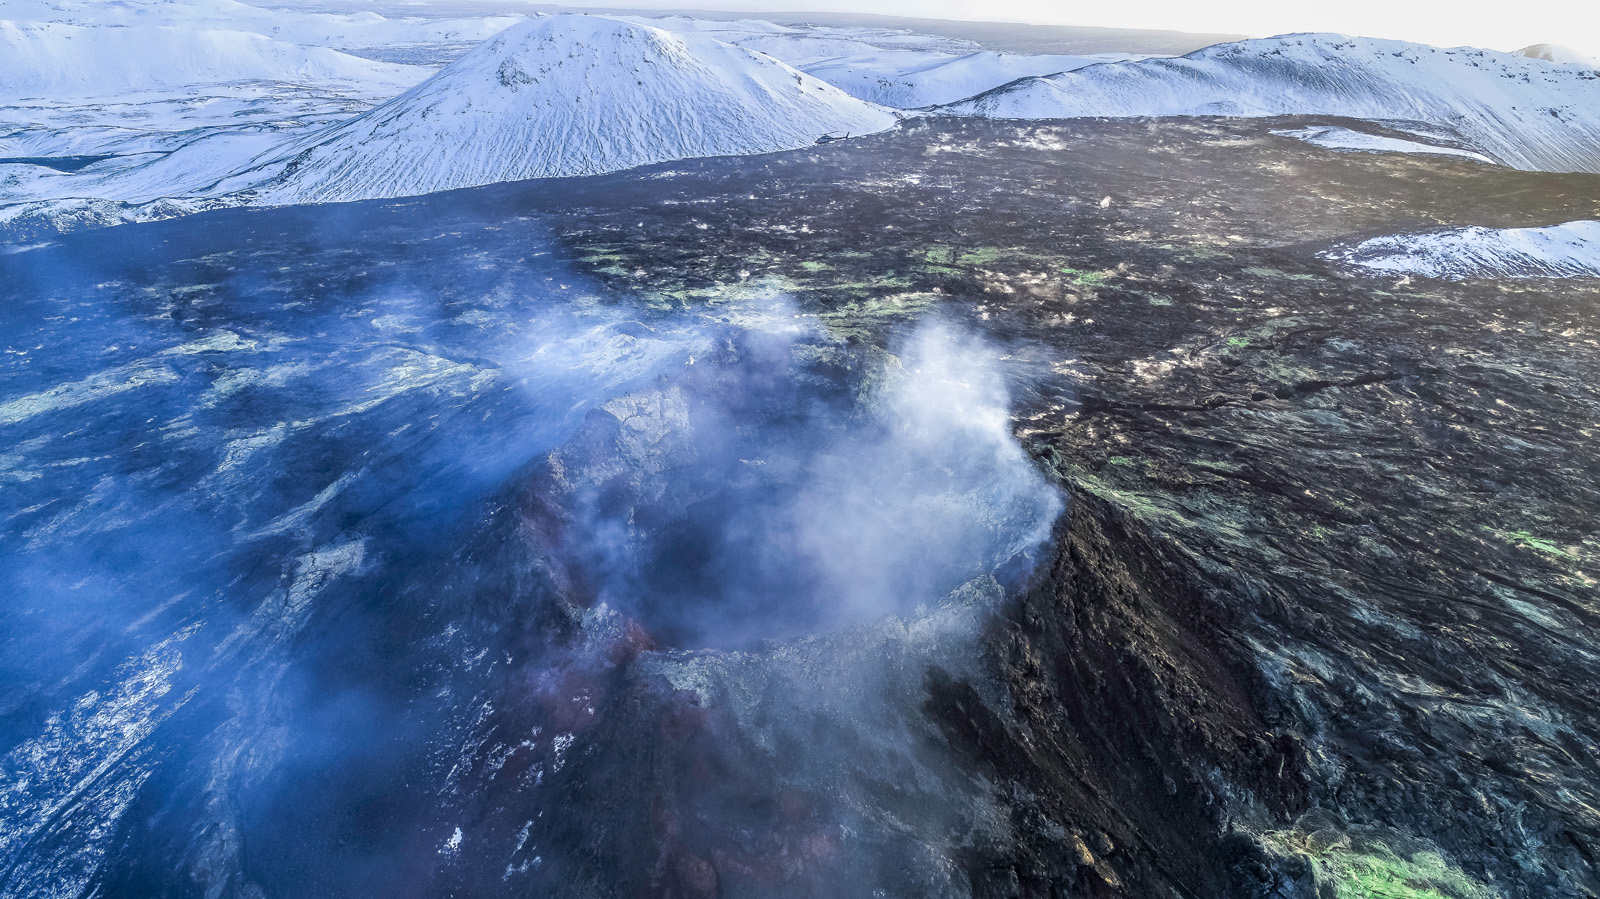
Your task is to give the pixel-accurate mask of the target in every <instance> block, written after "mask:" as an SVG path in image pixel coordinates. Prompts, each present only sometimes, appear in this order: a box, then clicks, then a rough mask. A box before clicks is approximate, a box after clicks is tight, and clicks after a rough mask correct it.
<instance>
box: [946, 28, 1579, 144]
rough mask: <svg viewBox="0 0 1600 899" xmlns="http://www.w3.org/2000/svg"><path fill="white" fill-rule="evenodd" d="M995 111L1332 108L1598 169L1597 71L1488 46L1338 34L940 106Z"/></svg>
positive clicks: (1218, 49)
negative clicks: (1452, 46)
mask: <svg viewBox="0 0 1600 899" xmlns="http://www.w3.org/2000/svg"><path fill="white" fill-rule="evenodd" d="M935 111H936V112H939V113H945V114H951V115H980V116H991V117H995V118H1022V119H1044V118H1084V117H1139V116H1185V115H1218V116H1272V115H1330V116H1342V117H1346V118H1355V119H1367V120H1369V121H1380V122H1419V123H1426V124H1429V125H1432V126H1436V127H1441V128H1445V129H1447V130H1449V131H1450V132H1451V133H1453V134H1454V135H1455V136H1456V137H1457V138H1459V139H1460V140H1461V141H1462V142H1463V143H1465V144H1467V145H1468V146H1470V147H1472V148H1473V149H1475V150H1477V151H1479V152H1481V153H1483V154H1484V155H1486V156H1489V157H1490V158H1492V159H1495V160H1496V161H1499V162H1501V163H1504V164H1506V165H1510V166H1513V167H1515V168H1520V169H1529V170H1538V171H1580V172H1600V73H1596V72H1592V71H1586V70H1584V69H1581V68H1579V67H1575V66H1552V65H1550V64H1549V63H1548V62H1544V61H1541V60H1535V59H1529V58H1527V57H1523V56H1517V55H1514V54H1509V53H1496V52H1494V51H1489V50H1474V49H1467V48H1462V49H1455V50H1442V49H1439V48H1436V47H1428V46H1424V45H1421V44H1411V43H1406V42H1403V41H1387V40H1377V39H1373V38H1357V37H1344V36H1341V35H1329V34H1306V35H1287V36H1284V37H1275V38H1266V39H1262V40H1248V41H1239V42H1236V43H1230V44H1219V45H1217V46H1214V47H1207V48H1206V49H1204V50H1200V51H1197V52H1195V53H1191V54H1189V55H1188V56H1184V57H1180V58H1176V59H1148V60H1140V61H1135V62H1122V63H1107V64H1104V65H1097V66H1090V67H1088V68H1085V69H1080V70H1078V71H1076V72H1066V73H1062V74H1059V75H1050V76H1047V77H1039V78H1027V79H1023V80H1021V81H1017V82H1014V83H1012V84H1008V85H1005V86H1003V87H999V88H996V89H994V90H992V91H989V92H987V93H984V94H980V95H978V96H976V97H973V98H971V99H968V100H964V101H962V102H959V103H954V104H950V105H947V106H941V107H938V108H937V109H936V110H935Z"/></svg>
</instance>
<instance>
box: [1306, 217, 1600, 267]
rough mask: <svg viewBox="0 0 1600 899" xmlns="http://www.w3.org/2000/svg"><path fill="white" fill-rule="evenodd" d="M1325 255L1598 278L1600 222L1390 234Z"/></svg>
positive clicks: (1360, 263) (1362, 263)
mask: <svg viewBox="0 0 1600 899" xmlns="http://www.w3.org/2000/svg"><path fill="white" fill-rule="evenodd" d="M1326 255H1327V257H1328V258H1329V259H1332V260H1334V261H1336V262H1341V263H1344V264H1346V265H1351V266H1356V267H1358V268H1362V269H1366V270H1367V271H1369V272H1373V273H1376V274H1384V275H1421V276H1423V277H1428V278H1447V279H1451V280H1461V279H1467V278H1600V222H1595V221H1578V222H1567V223H1566V224H1563V225H1552V226H1550V227H1548V228H1451V229H1448V230H1444V231H1430V232H1424V233H1419V234H1390V235H1385V236H1383V237H1374V238H1372V239H1370V240H1365V241H1362V242H1361V243H1358V244H1356V245H1354V246H1351V247H1346V248H1343V249H1339V250H1334V251H1331V252H1329V253H1327V254H1326Z"/></svg>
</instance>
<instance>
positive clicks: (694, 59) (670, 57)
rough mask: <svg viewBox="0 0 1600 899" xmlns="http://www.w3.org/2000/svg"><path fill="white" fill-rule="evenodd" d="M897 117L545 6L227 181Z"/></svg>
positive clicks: (709, 150)
mask: <svg viewBox="0 0 1600 899" xmlns="http://www.w3.org/2000/svg"><path fill="white" fill-rule="evenodd" d="M895 121H896V117H895V115H894V114H893V113H892V112H890V111H888V110H886V109H883V108H881V107H878V106H874V105H872V104H869V103H865V102H862V101H860V100H857V99H855V98H854V97H851V96H849V95H847V94H845V93H844V92H843V91H840V90H839V89H837V88H835V87H832V86H831V85H828V84H825V83H823V82H821V81H819V80H817V79H815V78H811V77H809V76H807V75H805V74H803V73H801V72H798V71H796V70H794V69H792V68H790V67H788V66H786V65H784V64H783V63H780V62H778V61H777V60H775V59H772V58H771V57H768V56H764V55H762V54H759V53H756V52H754V51H750V50H744V49H740V48H737V47H733V46H731V45H728V44H724V43H721V42H719V41H716V40H712V39H710V38H707V37H702V36H699V35H692V34H671V33H668V32H665V31H662V30H660V29H657V28H651V27H649V26H645V25H639V24H636V23H633V22H627V21H622V20H619V19H612V18H606V17H602V16H585V15H563V16H550V17H546V18H540V19H534V20H532V21H529V22H526V23H524V24H521V25H517V26H514V27H512V28H510V29H507V30H506V31H505V32H502V33H501V34H499V35H497V36H495V37H494V38H492V39H490V40H488V41H486V42H484V44H482V45H481V46H479V47H477V48H476V49H474V50H473V51H472V52H471V53H469V54H467V55H466V56H463V57H462V58H461V59H459V60H457V61H456V62H454V63H452V64H450V65H449V66H448V67H446V68H445V69H444V70H442V71H440V72H439V74H438V75H436V76H434V77H433V78H431V79H429V80H428V81H427V82H425V83H423V84H421V85H419V86H418V87H416V88H414V89H412V90H410V91H408V92H406V93H405V94H402V95H401V96H399V97H396V98H395V99H394V100H391V101H389V102H387V103H385V104H383V105H382V106H379V107H378V108H376V109H374V110H372V111H371V112H368V113H364V114H362V115H360V116H357V117H356V118H354V119H352V120H350V121H349V122H346V123H344V124H341V125H338V126H335V127H333V128H330V129H328V130H326V131H324V132H321V133H318V134H315V135H308V136H306V137H304V138H301V139H298V140H295V141H293V142H291V143H290V144H288V145H287V146H285V147H283V148H282V149H281V150H279V151H278V152H276V153H275V154H273V155H272V157H271V158H269V159H264V160H260V161H259V163H258V164H256V165H254V166H252V167H251V168H249V169H247V170H245V171H243V172H241V173H239V174H238V175H236V176H234V177H233V178H231V179H229V180H228V181H227V182H226V183H225V184H224V185H223V187H222V188H221V189H224V190H227V191H230V192H231V191H237V190H242V189H246V188H249V189H252V190H253V191H254V196H255V198H256V200H257V201H258V202H264V203H273V204H283V203H304V202H324V201H338V200H354V199H368V198H380V197H400V196H410V195H415V194H423V193H431V192H434V191H440V190H450V189H453V188H458V187H469V186H473V185H480V184H489V183H493V182H499V181H512V180H521V179H527V178H546V177H554V176H568V175H591V174H598V173H602V172H611V171H617V170H619V169H626V168H632V167H635V166H641V165H648V164H651V163H655V162H663V161H667V160H672V159H684V158H690V157H698V156H722V155H734V154H749V153H762V152H769V151H773V150H783V149H792V148H795V147H802V146H806V145H809V144H811V143H814V142H815V141H816V140H817V138H819V137H821V136H823V135H825V134H830V133H850V134H865V133H870V132H874V131H882V130H883V129H885V128H889V127H891V126H893V125H894V124H895ZM180 152H183V151H180ZM174 155H177V154H174Z"/></svg>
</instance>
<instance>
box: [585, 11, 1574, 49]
mask: <svg viewBox="0 0 1600 899" xmlns="http://www.w3.org/2000/svg"><path fill="white" fill-rule="evenodd" d="M558 2H559V0H558ZM565 3H566V4H569V5H575V6H582V5H606V6H621V5H628V6H640V7H645V6H651V7H675V8H685V7H695V8H702V9H718V10H751V11H753V12H759V11H761V10H767V11H795V10H827V11H830V12H871V13H880V14H883V15H900V16H923V17H929V18H942V19H968V20H977V21H1010V22H1031V23H1037V24H1054V25H1098V26H1106V27H1115V28H1164V29H1174V30H1178V31H1198V32H1213V33H1215V32H1223V33H1234V34H1247V35H1251V36H1255V37H1264V36H1267V35H1272V34H1283V33H1286V32H1292V31H1337V32H1343V33H1346V34H1359V35H1366V36H1369V37H1385V38H1395V39H1399V40H1410V41H1420V42H1422V43H1428V44H1436V45H1439V46H1447V47H1453V46H1460V45H1470V46H1476V47H1488V48H1491V49H1495V50H1516V49H1518V48H1520V47H1525V46H1527V45H1529V44H1538V43H1552V44H1562V45H1565V46H1567V47H1571V48H1573V49H1575V50H1579V51H1581V52H1583V53H1587V54H1589V55H1591V56H1600V0H1520V2H1518V0H1338V2H1298V3H1297V2H1293V0H1211V2H1207V0H1111V2H1096V3H1071V2H1052V0H871V2H862V0H676V2H673V0H632V2H627V0H624V2H621V3H618V2H612V3H592V2H588V0H577V2H574V0H565Z"/></svg>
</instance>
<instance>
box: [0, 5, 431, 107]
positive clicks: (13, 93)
mask: <svg viewBox="0 0 1600 899" xmlns="http://www.w3.org/2000/svg"><path fill="white" fill-rule="evenodd" d="M426 75H427V72H426V71H421V70H418V69H416V68H414V67H411V66H398V65H390V64H387V63H380V62H373V61H372V60H368V59H361V58H359V57H355V56H350V55H347V54H344V53H339V52H337V51H335V50H330V49H327V48H325V47H307V46H302V45H300V44H293V43H288V42H285V41H275V40H271V39H269V38H265V37H262V36H261V35H258V34H252V33H248V32H241V31H220V30H211V29H204V30H195V29H189V28H180V27H176V26H168V25H152V26H128V27H98V26H81V25H67V24H61V23H57V22H31V23H25V22H11V21H0V100H20V99H27V98H40V99H47V100H50V101H52V102H55V101H59V100H62V99H66V98H85V97H105V96H125V95H127V94H128V93H130V92H134V91H148V90H173V89H181V88H186V87H190V86H193V85H200V84H204V85H213V84H222V83H227V82H239V81H270V82H286V83H292V84H296V85H301V86H314V87H329V86H336V87H349V88H353V87H360V88H366V89H377V90H380V91H386V92H394V91H400V90H404V89H405V88H407V87H409V86H411V85H413V84H416V83H417V81H418V80H419V79H420V78H422V77H425V76H426Z"/></svg>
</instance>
